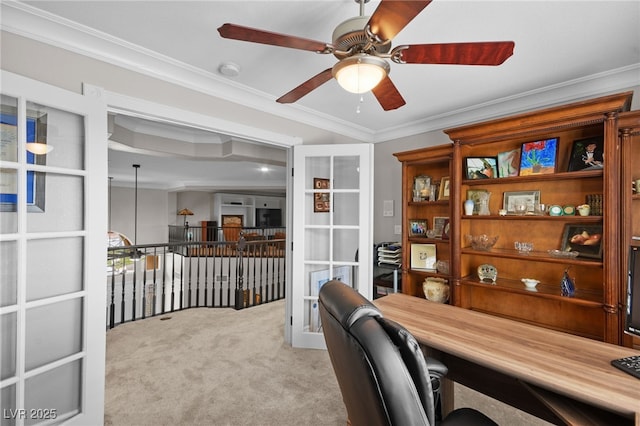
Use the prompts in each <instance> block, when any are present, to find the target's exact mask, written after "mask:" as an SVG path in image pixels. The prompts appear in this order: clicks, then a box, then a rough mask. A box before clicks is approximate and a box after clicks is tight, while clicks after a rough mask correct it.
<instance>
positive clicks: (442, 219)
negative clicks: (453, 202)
mask: <svg viewBox="0 0 640 426" xmlns="http://www.w3.org/2000/svg"><path fill="white" fill-rule="evenodd" d="M448 223H449V218H448V217H446V216H435V217H434V218H433V233H434V234H435V235H437V236H438V238H440V236H441V235H443V234H444V228H445V226H446V225H447V224H448Z"/></svg>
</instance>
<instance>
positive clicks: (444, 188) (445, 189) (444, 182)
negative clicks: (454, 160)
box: [438, 176, 451, 200]
mask: <svg viewBox="0 0 640 426" xmlns="http://www.w3.org/2000/svg"><path fill="white" fill-rule="evenodd" d="M450 182H451V179H450V178H449V176H445V177H443V178H442V179H440V191H439V193H438V200H448V199H449V193H450V190H449V187H450Z"/></svg>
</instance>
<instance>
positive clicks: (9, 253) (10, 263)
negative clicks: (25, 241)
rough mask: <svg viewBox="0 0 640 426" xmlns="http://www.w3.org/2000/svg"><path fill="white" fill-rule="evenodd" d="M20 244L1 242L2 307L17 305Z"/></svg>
mask: <svg viewBox="0 0 640 426" xmlns="http://www.w3.org/2000/svg"><path fill="white" fill-rule="evenodd" d="M17 250H18V244H17V243H16V242H15V241H2V242H0V283H1V284H0V306H8V305H15V304H16V303H17V285H18V284H17V268H18V251H17Z"/></svg>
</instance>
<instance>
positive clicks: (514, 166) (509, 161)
mask: <svg viewBox="0 0 640 426" xmlns="http://www.w3.org/2000/svg"><path fill="white" fill-rule="evenodd" d="M519 174H520V148H516V149H512V150H510V151H504V152H500V153H498V177H500V178H505V177H512V176H518V175H519Z"/></svg>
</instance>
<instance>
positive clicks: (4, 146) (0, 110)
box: [0, 95, 18, 192]
mask: <svg viewBox="0 0 640 426" xmlns="http://www.w3.org/2000/svg"><path fill="white" fill-rule="evenodd" d="M0 102H1V105H0V135H1V137H0V160H1V161H14V162H17V161H18V130H17V127H16V114H17V111H18V100H17V99H16V98H14V97H12V96H7V95H2V96H0ZM3 192H4V191H3Z"/></svg>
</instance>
